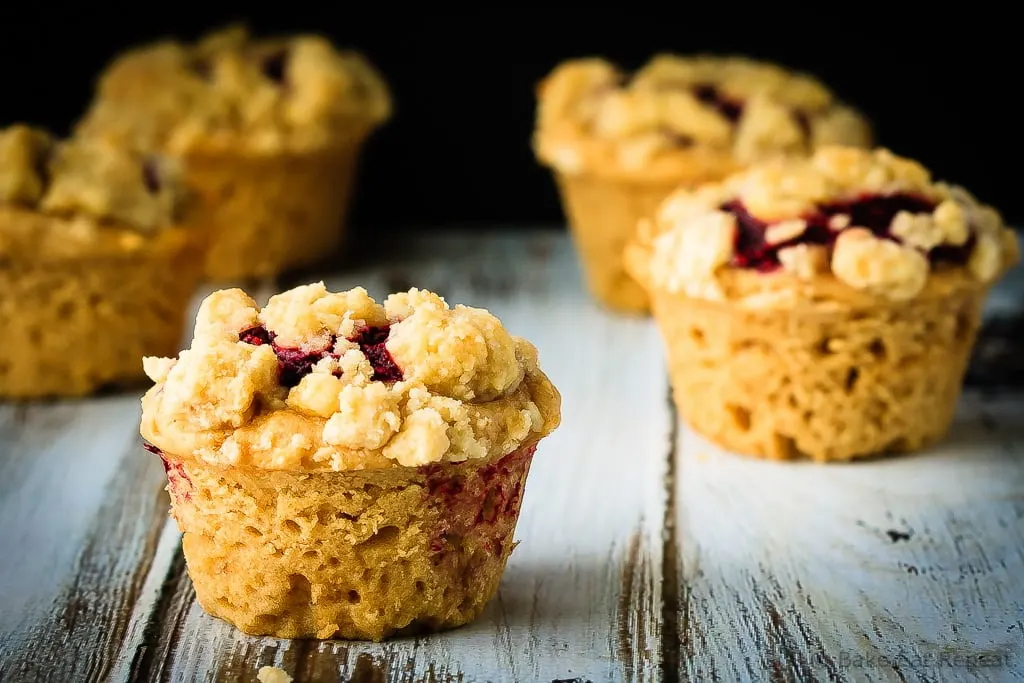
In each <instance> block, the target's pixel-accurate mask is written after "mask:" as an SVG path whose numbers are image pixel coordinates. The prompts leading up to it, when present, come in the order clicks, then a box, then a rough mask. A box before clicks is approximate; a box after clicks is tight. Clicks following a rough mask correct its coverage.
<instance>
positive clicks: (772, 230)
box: [764, 218, 807, 244]
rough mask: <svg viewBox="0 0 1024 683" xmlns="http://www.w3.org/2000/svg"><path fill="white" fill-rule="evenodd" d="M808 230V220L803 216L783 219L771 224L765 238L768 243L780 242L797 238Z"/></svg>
mask: <svg viewBox="0 0 1024 683" xmlns="http://www.w3.org/2000/svg"><path fill="white" fill-rule="evenodd" d="M805 230H807V221H805V220H803V219H801V218H794V219H792V220H788V221H781V222H779V223H773V224H772V225H769V226H768V228H767V229H766V230H765V233H764V240H765V242H767V243H768V244H780V243H782V242H788V241H789V240H793V239H796V238H797V237H799V236H800V235H802V234H804V231H805Z"/></svg>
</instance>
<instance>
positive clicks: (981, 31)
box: [0, 2, 1024, 230]
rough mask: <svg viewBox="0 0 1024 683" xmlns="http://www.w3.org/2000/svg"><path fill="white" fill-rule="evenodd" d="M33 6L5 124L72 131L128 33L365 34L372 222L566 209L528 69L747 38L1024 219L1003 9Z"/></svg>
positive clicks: (10, 71)
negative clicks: (538, 134)
mask: <svg viewBox="0 0 1024 683" xmlns="http://www.w3.org/2000/svg"><path fill="white" fill-rule="evenodd" d="M39 5H40V7H38V8H37V9H33V8H29V9H24V8H22V7H19V8H17V10H14V9H8V8H4V9H0V50H2V52H3V64H4V65H5V66H4V70H3V73H4V76H3V85H2V87H0V123H10V122H13V121H18V120H20V121H27V122H31V123H37V124H42V125H45V126H48V127H50V128H52V129H54V130H55V131H57V132H65V131H66V130H67V128H68V126H69V124H70V123H71V122H72V121H73V120H74V118H75V117H76V116H77V115H78V114H79V113H81V111H82V110H83V108H84V106H85V104H86V102H87V100H88V98H89V95H90V91H91V86H92V82H93V80H94V78H95V76H96V74H97V73H98V72H99V71H100V69H102V68H103V66H104V65H105V64H106V63H107V61H108V60H109V59H110V58H111V57H113V55H114V54H115V53H116V52H117V51H118V50H120V49H122V48H124V47H127V46H129V45H133V44H137V43H140V42H146V41H149V40H152V39H156V38H160V37H164V36H169V35H177V36H180V37H182V38H185V39H192V38H195V37H197V36H198V35H199V34H201V33H202V32H204V31H205V30H207V29H211V28H217V27H219V26H220V25H222V24H224V23H226V22H228V21H232V20H238V19H244V20H247V21H248V23H249V25H250V27H251V28H252V29H253V30H254V31H256V32H258V33H268V32H269V33H276V32H292V31H312V32H319V33H323V34H324V35H326V36H328V37H330V38H332V39H333V40H335V42H336V43H337V44H338V45H340V46H345V47H354V48H358V49H359V50H361V51H363V52H364V53H365V54H366V55H367V56H368V57H369V58H370V60H371V61H372V62H373V63H374V64H375V65H376V66H377V67H378V68H379V69H380V70H381V71H382V72H383V74H384V76H385V77H386V78H387V80H388V81H389V83H390V85H391V88H392V91H393V94H394V98H395V117H394V118H393V119H392V121H391V122H390V123H389V124H387V125H386V126H385V127H384V128H382V129H381V130H380V131H379V132H378V133H377V134H376V135H375V136H374V138H373V139H372V140H371V142H370V144H369V146H368V148H367V150H366V155H365V157H364V164H363V173H362V174H361V178H360V191H359V194H358V198H357V201H356V206H355V207H354V213H355V215H354V222H355V223H356V224H358V225H359V226H361V227H362V228H364V229H367V228H369V229H385V228H386V229H389V230H394V229H399V228H423V227H432V226H440V225H463V224H464V225H473V226H480V227H486V226H490V225H495V224H508V223H512V224H520V225H530V224H537V223H552V222H560V221H561V220H562V219H561V211H560V208H559V204H558V199H557V196H556V195H555V192H554V188H553V186H552V183H551V181H550V178H549V177H548V175H547V172H546V171H545V170H544V169H543V168H541V167H539V166H538V165H537V164H536V162H535V160H534V158H533V154H532V152H531V149H530V145H529V141H530V134H531V130H532V125H533V114H534V94H533V89H534V86H535V84H536V83H537V81H539V80H540V79H541V78H542V77H543V76H544V75H545V74H546V73H547V72H548V71H549V70H550V69H551V68H552V67H553V66H554V65H555V64H556V63H557V62H558V61H560V60H562V59H566V58H569V57H574V56H587V55H601V56H605V57H608V58H611V59H613V60H615V61H617V62H619V63H620V64H622V65H623V66H625V67H636V66H639V65H640V64H642V62H643V61H644V60H645V59H646V58H647V57H648V56H649V55H650V54H652V53H654V52H657V51H676V52H680V53H686V52H699V51H709V52H731V53H743V54H747V55H750V56H753V57H759V58H765V59H771V60H775V61H778V62H781V63H784V64H787V65H790V66H793V67H796V68H800V69H803V70H807V71H810V72H812V73H814V74H816V75H817V76H819V77H821V78H822V79H824V80H825V81H826V82H827V83H828V84H830V85H831V86H832V87H833V89H834V90H836V91H837V92H838V93H839V95H840V96H841V97H842V98H844V99H846V100H847V101H849V102H850V103H853V104H855V105H858V106H859V107H860V108H861V109H862V110H863V111H865V112H866V113H867V114H868V116H870V117H871V118H872V119H873V120H874V121H875V123H876V128H877V131H878V134H879V138H880V142H881V143H882V144H884V145H885V146H887V147H890V148H891V149H893V150H894V151H897V152H898V153H901V154H904V155H907V156H912V157H915V158H918V159H919V160H921V161H922V162H924V163H925V164H926V165H927V166H929V167H931V168H932V170H933V171H934V172H935V174H936V175H937V176H939V177H942V178H946V179H949V180H952V181H955V182H957V183H960V184H963V185H965V186H966V187H968V188H969V189H970V190H972V191H973V192H974V193H975V194H976V195H978V196H979V198H981V199H982V200H984V201H987V202H989V203H992V204H994V205H996V206H997V207H998V208H1000V209H1001V210H1002V211H1003V213H1004V215H1005V216H1006V218H1007V219H1008V220H1009V221H1011V222H1015V223H1016V224H1017V225H1020V224H1021V223H1024V196H1022V194H1024V193H1022V192H1021V190H1020V187H1019V183H1020V175H1019V173H1018V171H1017V167H1018V164H1019V159H1020V158H1021V157H1022V153H1024V135H1022V133H1021V124H1020V123H1019V120H1020V117H1021V114H1020V108H1019V105H1018V104H1017V102H1018V101H1019V98H1018V97H1017V96H1016V94H1015V91H1016V89H1017V88H1018V87H1019V85H1018V83H1017V76H1016V72H1017V71H1018V70H1019V67H1020V66H1021V62H1022V60H1021V59H1020V57H1019V56H1018V55H1017V54H1016V53H1015V51H1016V49H1015V48H1014V47H1013V44H1014V42H1015V41H1014V39H1013V38H1012V36H1011V34H1010V30H1011V29H1012V28H1013V26H1014V25H1015V22H1014V21H1013V20H1012V18H1011V17H1003V18H1000V17H999V16H996V15H986V16H984V17H977V18H972V17H971V16H960V15H955V16H954V15H942V14H941V13H940V14H937V15H934V16H932V15H931V13H929V16H926V17H925V16H920V15H918V14H910V13H907V14H906V17H907V18H906V19H905V20H901V19H900V18H899V16H900V15H899V14H897V13H896V10H894V9H893V10H889V11H881V12H879V11H878V10H872V9H870V8H860V7H859V6H858V8H857V11H853V8H852V6H851V7H847V6H842V7H840V6H838V5H835V6H833V5H831V4H830V5H828V6H829V7H835V9H832V10H831V12H833V14H832V15H831V16H829V15H826V14H824V13H822V14H820V15H819V14H815V15H812V16H809V15H807V14H806V10H804V11H802V12H801V11H797V10H793V11H787V10H786V9H785V7H784V6H782V5H774V4H773V5H772V6H771V8H770V9H771V13H768V14H765V15H764V16H763V17H762V16H753V15H751V14H750V11H749V10H748V9H745V7H744V5H735V4H726V3H721V4H720V6H719V7H717V8H716V6H714V5H711V6H709V7H706V8H705V9H706V10H708V11H709V12H711V13H701V14H697V13H695V12H694V7H693V6H691V5H685V6H679V5H676V6H675V7H677V8H680V7H681V8H680V9H676V10H669V9H667V8H661V9H657V10H652V9H643V8H641V7H639V6H634V5H617V6H616V9H587V10H551V9H545V10H542V9H521V10H515V11H512V10H504V11H499V10H494V11H476V12H442V11H434V12H431V13H425V12H422V11H420V10H416V9H415V8H414V6H407V5H399V4H397V3H389V4H388V5H387V6H386V7H385V9H382V10H377V11H373V12H371V13H366V12H365V11H363V10H362V9H360V8H357V6H356V5H355V4H339V3H330V5H329V7H327V8H323V9H320V10H319V11H310V10H309V9H308V8H302V7H301V6H300V5H298V4H296V5H294V6H290V5H288V4H287V3H280V2H278V3H269V4H267V5H265V9H262V10H255V9H254V10H251V11H247V12H237V11H229V10H222V9H219V8H217V7H216V5H214V4H206V5H204V6H198V7H196V8H195V9H194V10H193V11H190V8H189V7H188V6H182V5H178V4H160V3H137V4H132V5H124V6H116V7H115V8H107V9H102V8H99V9H97V8H96V7H95V6H94V5H93V4H92V3H89V4H83V5H78V6H76V7H67V8H62V7H60V6H59V5H51V4H46V5H45V6H43V5H44V3H39ZM815 6H819V5H815ZM382 7H383V6H382ZM820 7H825V5H820ZM357 9H358V11H357ZM716 9H717V14H715V13H714V12H715V10H716ZM822 12H824V10H822ZM838 12H843V14H839V13H838Z"/></svg>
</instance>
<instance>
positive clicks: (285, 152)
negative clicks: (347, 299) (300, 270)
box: [76, 27, 391, 279]
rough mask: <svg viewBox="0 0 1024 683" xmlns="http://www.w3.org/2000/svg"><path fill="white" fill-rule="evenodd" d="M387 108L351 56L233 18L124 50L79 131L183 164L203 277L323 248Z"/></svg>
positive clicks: (251, 269) (366, 69) (322, 252)
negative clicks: (257, 34)
mask: <svg viewBox="0 0 1024 683" xmlns="http://www.w3.org/2000/svg"><path fill="white" fill-rule="evenodd" d="M390 114H391V100H390V95H389V93H388V90H387V87H386V86H385V84H384V82H383V80H382V79H381V77H380V76H379V75H378V74H377V72H376V71H375V70H374V69H373V68H372V67H371V66H370V65H369V63H368V62H367V61H366V60H365V59H364V58H363V57H362V56H361V55H359V54H357V53H355V52H351V51H340V50H337V49H335V48H334V47H333V46H332V45H331V44H330V43H329V42H328V41H327V40H325V39H323V38H321V37H318V36H311V35H300V36H292V37H287V38H266V39H257V38H253V37H252V36H250V35H249V34H248V32H247V31H246V30H245V29H244V28H241V27H232V28H229V29H226V30H223V31H220V32H218V33H214V34H212V35H210V36H207V37H206V38H204V39H202V40H200V41H199V42H197V43H195V44H183V43H179V42H173V41H165V42H160V43H156V44H153V45H149V46H146V47H142V48H137V49H134V50H130V51H128V52H126V53H125V54H123V55H121V56H120V57H118V58H117V59H116V60H115V61H114V62H113V63H112V64H111V65H110V66H109V67H108V68H107V69H106V71H105V72H104V73H103V75H102V76H101V77H100V79H99V83H98V85H97V89H96V94H95V96H94V99H93V102H92V104H91V105H90V107H89V110H88V111H87V112H86V114H85V116H84V117H83V119H82V120H81V121H80V122H79V123H78V125H77V127H76V131H77V133H78V134H79V135H83V136H89V137H103V138H113V139H114V140H116V141H117V142H118V143H119V144H122V145H125V146H131V147H134V148H138V149H144V150H159V151H161V152H164V153H167V154H169V155H171V156H174V157H176V158H179V159H181V161H182V162H183V167H184V170H185V174H186V181H187V183H188V184H189V185H190V186H192V187H194V188H195V189H196V190H197V191H198V193H199V195H200V197H201V198H202V199H203V202H202V203H201V204H200V206H201V207H202V209H203V210H202V211H201V212H200V213H198V215H197V220H199V221H200V222H201V223H202V225H203V226H204V228H205V229H206V230H207V231H209V232H210V234H211V244H210V249H209V253H208V256H207V262H206V270H207V274H208V276H210V277H212V278H215V279H231V278H242V277H251V276H267V275H273V274H275V273H278V272H280V271H281V270H284V269H288V268H292V267H296V266H300V265H305V264H308V263H311V262H313V261H316V260H321V259H323V258H324V257H325V256H329V255H330V254H331V253H332V252H333V250H335V249H336V248H337V247H338V245H339V244H340V240H341V237H342V221H343V217H344V213H345V209H346V207H347V204H348V196H349V191H350V186H351V184H352V180H353V175H354V173H355V165H356V161H357V157H358V154H359V151H360V149H361V147H362V143H363V142H364V140H365V139H366V137H367V136H368V135H369V134H370V133H371V132H372V131H373V130H374V129H375V128H377V127H378V126H379V125H380V124H382V123H383V122H384V121H385V120H387V119H388V117H389V116H390Z"/></svg>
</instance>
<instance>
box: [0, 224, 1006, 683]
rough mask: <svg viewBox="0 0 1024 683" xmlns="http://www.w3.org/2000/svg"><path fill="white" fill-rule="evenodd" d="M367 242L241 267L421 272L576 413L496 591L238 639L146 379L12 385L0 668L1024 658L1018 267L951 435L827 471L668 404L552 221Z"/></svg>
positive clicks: (551, 671)
mask: <svg viewBox="0 0 1024 683" xmlns="http://www.w3.org/2000/svg"><path fill="white" fill-rule="evenodd" d="M380 251H381V252H382V253H384V254H385V255H386V261H373V262H370V261H368V262H366V263H364V264H363V265H362V266H361V267H359V268H354V269H350V270H348V271H346V272H345V273H344V274H340V275H339V274H337V273H326V274H325V273H315V272H307V273H299V274H295V275H293V276H291V277H290V278H288V279H285V280H281V281H278V282H270V281H263V282H258V283H246V284H245V288H246V289H247V290H248V291H250V293H253V294H254V296H255V298H256V299H257V300H258V301H260V302H261V303H263V302H265V301H266V299H267V298H268V297H269V296H270V295H271V293H272V292H273V291H275V290H279V289H283V288H287V287H290V286H292V285H294V284H299V283H301V282H308V281H311V280H317V279H321V278H322V279H325V280H326V281H327V284H328V285H329V286H330V287H331V288H334V289H341V288H348V287H352V286H355V285H357V284H362V285H364V286H366V287H367V288H368V289H369V290H370V292H371V293H372V294H373V295H375V296H378V297H379V296H383V295H386V294H387V293H390V292H393V291H400V290H406V289H408V288H409V287H411V286H419V287H425V288H429V289H433V290H435V291H438V292H440V293H442V294H443V295H445V296H446V297H447V298H448V299H449V301H450V302H452V303H466V304H470V305H475V306H483V307H487V308H489V309H491V310H492V311H493V312H495V313H496V314H497V315H498V316H499V317H501V318H502V320H503V321H504V322H505V323H506V325H507V326H508V327H509V328H510V329H511V330H512V331H513V333H515V334H520V335H522V336H525V337H528V338H529V339H531V340H532V341H534V342H535V343H536V344H537V346H538V348H539V350H540V356H541V362H542V365H543V366H544V368H545V370H547V371H548V372H549V374H550V375H551V377H552V379H553V381H554V382H555V383H556V385H557V386H558V387H559V389H560V390H561V391H562V394H563V401H564V405H563V410H564V421H563V426H562V427H561V428H560V429H559V430H558V431H557V432H556V433H555V434H554V435H552V436H551V437H549V438H548V439H547V440H545V442H544V443H543V445H542V446H541V449H540V450H539V452H538V456H537V458H536V460H535V463H534V466H533V469H532V471H531V476H530V480H529V484H528V487H527V493H526V496H525V502H524V507H523V512H522V516H521V519H520V522H519V526H518V529H517V534H516V536H517V538H518V539H519V540H520V541H522V543H521V545H520V546H519V547H518V548H517V549H516V551H515V553H514V554H513V555H512V558H511V560H510V561H509V565H508V569H507V571H506V574H505V578H504V581H503V582H502V586H501V589H500V591H499V595H498V596H497V598H496V599H495V600H494V601H492V603H491V604H490V605H489V606H488V609H487V610H486V612H485V614H484V615H483V616H482V617H481V618H480V619H479V620H478V621H477V622H476V623H474V624H472V625H470V626H467V627H465V628H463V629H460V630H458V631H455V632H450V633H444V634H438V635H433V636H426V637H419V638H407V639H403V640H398V641H394V642H389V643H384V644H379V645H375V644H368V643H343V642H326V643H317V642H311V641H282V640H277V639H273V638H253V637H248V636H245V635H243V634H241V633H239V632H237V631H235V630H234V629H233V628H232V627H231V626H229V625H228V624H226V623H224V622H221V621H218V620H215V619H212V618H210V617H209V616H207V615H206V614H204V613H203V612H202V610H201V609H200V608H199V606H198V605H197V604H196V602H195V596H194V593H193V591H192V588H191V584H190V582H189V580H188V575H187V573H186V568H185V563H184V560H183V558H182V556H181V551H180V539H179V536H178V533H177V529H176V528H175V526H174V524H173V522H171V521H170V520H169V519H168V517H167V514H166V513H167V498H166V494H165V493H164V492H163V490H162V488H163V485H164V475H163V471H162V468H161V466H160V462H159V460H158V459H156V458H154V457H152V456H148V455H146V454H145V453H144V452H142V451H141V449H140V441H139V438H138V410H139V404H138V398H139V395H138V393H127V394H124V395H120V396H108V397H102V398H96V399H92V400H88V401H78V402H56V403H50V404H32V405H0V519H2V522H3V523H2V524H0V550H2V551H3V552H0V600H2V602H0V681H5V682H6V681H18V682H20V681H37V680H53V681H74V682H75V683H77V682H78V681H93V680H111V681H129V680H131V681H246V682H250V681H254V680H255V675H256V671H257V670H258V669H259V667H261V666H264V665H275V666H280V667H283V668H284V669H285V670H286V671H288V672H289V673H290V674H291V675H293V676H294V677H295V680H296V681H297V682H306V681H315V682H317V683H324V682H331V681H360V682H366V681H371V682H374V683H376V682H384V681H421V680H423V681H552V682H554V681H572V682H574V683H584V682H585V681H592V682H594V683H596V682H598V681H653V680H664V681H669V682H672V681H677V680H721V681H733V680H773V681H774V680H777V681H791V680H812V681H817V680H830V681H847V680H858V681H859V680H866V681H939V680H979V681H982V680H1014V679H1020V678H1022V677H1024V589H1022V588H1021V584H1020V577H1021V576H1024V523H1022V520H1024V463H1022V462H1021V455H1022V451H1024V421H1022V419H1021V417H1022V415H1024V397H1022V395H1021V392H1020V382H1019V375H1015V374H1013V372H1015V371H1013V372H1011V370H1012V367H1017V366H1011V365H1008V364H1007V361H1006V358H1014V357H1016V358H1018V359H1019V358H1021V357H1024V353H1020V350H1021V342H1020V335H1019V334H1018V332H1019V329H1020V328H1019V320H1020V311H1021V305H1022V304H1024V296H1022V292H1024V277H1022V276H1024V272H1021V273H1018V274H1016V275H1015V276H1014V277H1013V278H1011V279H1010V280H1009V281H1008V282H1006V283H1004V284H1003V285H1002V286H1001V287H1000V288H999V289H997V291H996V292H995V295H994V296H993V298H992V301H991V302H990V305H989V309H988V314H989V320H990V321H995V320H1002V321H1003V322H992V323H991V324H990V325H989V326H988V327H987V328H986V332H985V335H986V336H985V337H984V338H983V340H982V346H983V347H984V349H983V351H984V352H983V353H979V354H978V356H977V357H976V359H975V360H976V362H975V364H974V366H973V367H972V375H971V378H972V379H971V381H972V386H971V389H970V390H969V391H968V392H967V394H966V395H965V397H964V400H963V401H962V404H961V409H960V413H959V415H958V420H957V423H956V425H955V428H954V430H953V432H952V435H951V437H950V439H949V440H948V441H947V442H946V443H945V444H943V445H942V446H940V447H938V448H935V449H932V450H931V451H929V452H928V453H925V454H922V455H919V456H914V457H907V458H901V459H894V460H888V461H884V460H883V461H877V462H870V463H858V464H853V465H843V466H835V467H820V466H815V465H811V464H778V463H764V462H758V461H754V460H748V459H745V458H740V457H738V456H733V455H730V454H727V453H722V452H719V451H718V450H717V449H716V448H714V447H713V446H711V445H709V444H708V443H706V442H704V441H703V440H702V439H700V438H699V437H698V436H696V435H695V434H693V433H692V432H690V431H689V430H687V429H685V427H683V426H681V425H680V423H678V422H677V421H676V419H675V415H674V413H673V411H672V408H671V403H670V401H669V400H668V386H667V380H666V377H665V372H664V365H663V361H662V353H661V347H660V342H659V340H658V337H657V331H656V328H655V326H654V325H653V323H652V322H651V321H649V320H644V319H632V318H623V317H616V316H613V315H609V314H607V313H604V312H602V311H600V310H598V309H597V308H596V307H595V306H594V305H593V304H592V303H591V301H590V300H589V298H588V297H587V296H586V295H585V294H584V292H583V291H582V290H581V288H580V284H579V272H578V269H577V266H576V264H575V259H574V256H573V252H572V248H571V246H570V244H569V242H568V240H567V239H566V238H565V236H564V235H561V234H558V233H546V232H538V233H533V234H524V233H516V234H509V233H505V234H502V233H489V234H478V235H472V234H452V235H447V236H443V237H436V236H425V237H423V238H419V239H404V240H402V241H399V242H396V243H394V244H384V245H383V246H382V248H381V249H380ZM359 253H360V255H363V252H359ZM374 258H376V256H374ZM208 291H209V288H207V289H206V290H204V291H203V292H200V293H199V295H198V296H197V297H196V300H195V302H194V306H193V311H192V314H194V309H195V306H196V305H198V302H199V300H200V298H201V296H202V295H204V294H206V293H208ZM1015 378H1017V379H1015Z"/></svg>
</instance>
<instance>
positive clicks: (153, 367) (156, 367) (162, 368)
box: [142, 356, 178, 382]
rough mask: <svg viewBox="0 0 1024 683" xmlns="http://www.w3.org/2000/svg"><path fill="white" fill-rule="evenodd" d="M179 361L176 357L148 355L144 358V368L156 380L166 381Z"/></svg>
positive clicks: (148, 375) (147, 374)
mask: <svg viewBox="0 0 1024 683" xmlns="http://www.w3.org/2000/svg"><path fill="white" fill-rule="evenodd" d="M177 362H178V361H177V360H176V359H174V358H158V357H156V356H146V357H144V358H143V359H142V370H143V372H145V373H146V376H147V377H149V378H150V379H151V380H153V381H154V382H166V381H167V375H168V374H170V372H171V369H172V368H174V364H175V363H177Z"/></svg>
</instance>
